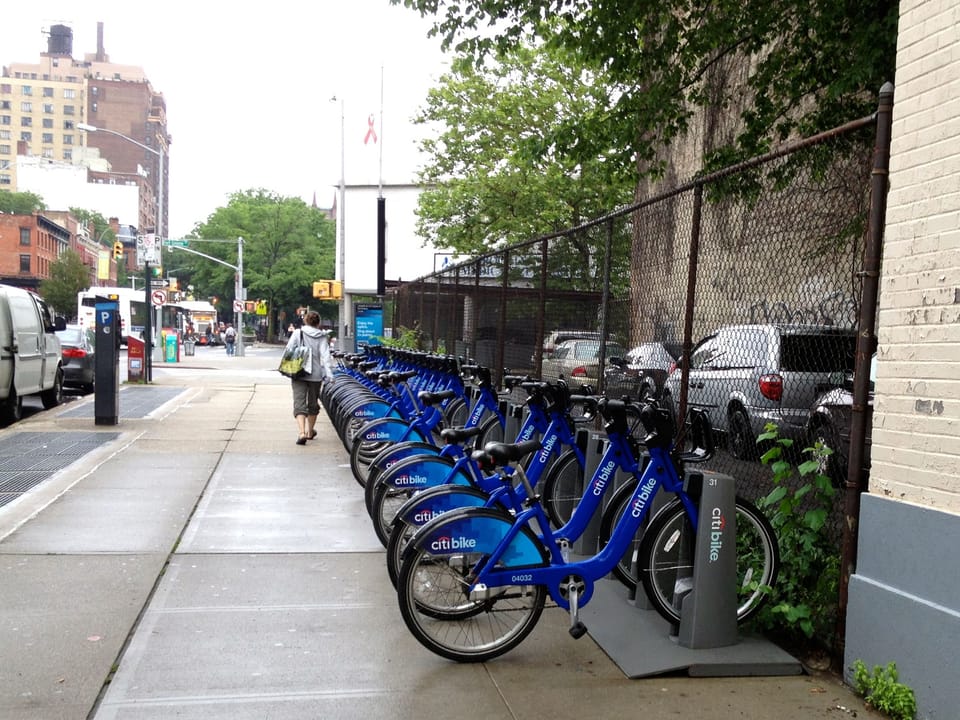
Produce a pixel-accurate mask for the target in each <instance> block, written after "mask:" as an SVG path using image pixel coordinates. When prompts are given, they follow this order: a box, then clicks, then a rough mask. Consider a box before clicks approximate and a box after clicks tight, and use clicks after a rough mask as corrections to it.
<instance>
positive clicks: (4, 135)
mask: <svg viewBox="0 0 960 720" xmlns="http://www.w3.org/2000/svg"><path fill="white" fill-rule="evenodd" d="M9 139H10V131H9V130H0V140H9Z"/></svg>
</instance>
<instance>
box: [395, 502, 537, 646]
mask: <svg viewBox="0 0 960 720" xmlns="http://www.w3.org/2000/svg"><path fill="white" fill-rule="evenodd" d="M462 512H464V511H456V512H453V513H450V515H451V516H453V515H456V516H458V517H457V518H449V517H447V516H444V517H442V518H440V519H438V520H437V521H434V522H431V523H429V525H427V526H425V528H424V530H423V531H421V533H419V534H418V535H417V537H416V538H415V539H414V540H413V541H412V542H411V543H410V545H408V547H407V550H406V551H405V552H404V559H403V563H402V565H401V569H400V576H399V578H398V584H397V597H398V600H399V603H400V614H401V615H402V616H403V620H404V622H405V623H406V625H407V628H408V629H409V630H410V632H411V633H412V634H413V636H414V637H415V638H416V639H417V641H418V642H420V644H421V645H423V646H424V647H426V648H427V649H428V650H430V651H431V652H434V653H436V654H437V655H440V656H441V657H445V658H447V659H448V660H455V661H457V662H485V661H487V660H491V659H493V658H495V657H498V656H499V655H502V654H504V653H505V652H508V651H510V650H512V649H513V648H514V647H516V646H517V645H518V644H519V643H520V642H522V641H523V639H524V638H525V637H526V636H527V635H529V634H530V632H531V631H532V630H533V628H534V627H535V626H536V624H537V621H538V620H539V619H540V615H541V613H542V612H543V606H544V603H545V601H546V588H544V587H543V586H542V585H525V586H505V587H500V588H494V589H493V590H495V593H494V594H493V595H492V596H491V597H490V598H488V599H486V600H482V601H471V600H470V599H469V598H468V597H467V592H468V590H469V587H470V584H471V575H472V569H473V567H474V566H475V565H476V564H477V563H479V562H480V561H481V560H482V559H483V558H484V553H482V552H477V553H473V552H469V553H463V552H457V553H456V554H439V555H438V554H435V553H434V552H432V551H431V550H430V549H429V545H430V541H432V540H433V538H434V537H435V532H434V531H439V532H441V533H448V532H459V530H455V529H454V528H455V527H457V526H458V523H459V521H460V520H461V519H462V517H463V515H462ZM472 512H473V513H474V517H483V518H484V522H486V523H491V522H493V523H503V524H505V525H507V526H509V525H511V524H512V523H513V520H512V518H511V516H509V515H506V514H505V513H497V512H496V511H491V510H485V509H484V510H474V511H472ZM448 524H449V525H450V526H451V529H450V530H446V529H445V526H447V525H448ZM428 528H429V529H430V532H426V531H427V529H428ZM503 530H504V531H505V530H506V528H503ZM523 532H524V533H528V535H529V537H527V538H526V540H528V541H530V542H533V543H534V544H535V545H537V546H538V547H540V548H541V550H542V545H540V543H539V541H538V540H537V539H536V537H535V536H534V535H533V533H532V532H529V528H525V529H524V531H523ZM543 552H545V551H543ZM543 561H544V562H546V558H545V557H544V558H543Z"/></svg>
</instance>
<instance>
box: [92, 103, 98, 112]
mask: <svg viewBox="0 0 960 720" xmlns="http://www.w3.org/2000/svg"><path fill="white" fill-rule="evenodd" d="M96 111H97V104H96V103H95V102H94V103H90V112H96Z"/></svg>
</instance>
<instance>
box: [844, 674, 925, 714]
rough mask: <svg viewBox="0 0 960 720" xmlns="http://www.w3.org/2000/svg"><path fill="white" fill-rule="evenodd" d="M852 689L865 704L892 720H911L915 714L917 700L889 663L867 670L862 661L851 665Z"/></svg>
mask: <svg viewBox="0 0 960 720" xmlns="http://www.w3.org/2000/svg"><path fill="white" fill-rule="evenodd" d="M853 688H854V690H856V691H857V693H859V694H860V695H862V696H863V697H864V699H865V700H866V701H867V704H868V705H870V706H872V707H874V708H876V709H877V710H879V711H880V712H882V713H885V714H887V715H889V716H890V717H892V718H893V719H894V720H913V719H914V717H916V714H917V699H916V697H915V696H914V694H913V689H912V688H910V687H908V686H906V685H904V684H903V683H901V682H900V678H899V675H898V673H897V666H896V664H894V663H889V664H888V665H887V667H885V668H882V667H880V666H879V665H876V666H874V668H873V672H872V673H871V672H870V671H868V670H867V666H866V665H865V664H864V662H863V661H862V660H857V661H856V662H855V663H854V664H853Z"/></svg>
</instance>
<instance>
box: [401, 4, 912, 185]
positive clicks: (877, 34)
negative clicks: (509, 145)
mask: <svg viewBox="0 0 960 720" xmlns="http://www.w3.org/2000/svg"><path fill="white" fill-rule="evenodd" d="M390 1H391V3H392V4H400V3H401V2H402V3H403V5H405V6H406V7H409V8H413V9H415V10H417V11H419V12H420V14H421V15H424V16H428V15H432V16H434V17H435V20H434V26H433V29H432V31H431V33H432V34H435V35H440V36H441V37H442V38H443V46H444V48H445V49H446V48H451V47H452V48H455V49H456V51H457V52H458V53H461V54H463V55H465V56H467V57H471V58H473V60H474V61H475V62H478V63H479V62H482V61H483V59H484V58H485V57H486V56H488V55H489V54H490V53H491V52H492V51H494V50H496V51H499V52H503V51H505V50H508V49H511V48H514V47H516V46H517V45H520V44H522V43H523V42H525V40H524V38H525V36H526V34H527V33H530V32H533V33H535V34H536V35H538V36H539V37H541V38H543V40H544V42H545V43H546V44H547V46H549V47H559V48H562V49H563V50H564V51H566V52H567V53H569V54H570V55H571V57H575V58H577V59H578V64H579V65H581V66H583V67H592V68H595V69H596V70H598V71H602V72H603V73H604V74H605V76H606V77H607V78H608V79H609V81H610V83H611V91H612V92H611V102H610V105H609V107H597V108H595V109H594V110H593V111H592V112H588V113H586V114H585V115H583V116H582V117H580V118H572V119H569V120H568V121H566V122H565V123H563V124H561V125H558V126H557V127H555V128H552V129H551V131H550V132H549V133H548V135H547V136H545V137H544V140H543V145H542V147H552V148H555V149H556V150H557V151H558V152H560V153H562V154H565V155H569V156H570V157H572V158H574V159H578V160H581V161H584V160H586V159H590V158H597V157H604V158H606V159H607V161H609V162H611V163H615V164H617V165H618V166H619V167H622V168H629V167H637V168H639V170H640V171H641V173H650V174H656V173H657V172H658V171H659V170H661V169H662V163H661V162H659V161H658V160H657V158H658V152H659V151H660V150H661V149H662V148H663V146H664V145H667V144H669V143H670V142H672V141H674V140H676V139H678V138H679V137H680V136H681V135H682V133H684V132H685V131H686V130H687V126H688V121H689V120H690V118H691V116H692V115H693V113H694V111H695V110H696V109H697V108H702V107H710V108H724V107H726V106H727V105H728V104H730V105H732V106H734V107H738V108H741V110H740V111H739V112H740V118H739V120H740V122H739V130H738V132H737V134H736V136H735V138H734V139H733V141H732V142H731V143H729V144H728V145H727V146H725V147H719V148H716V151H717V155H718V157H719V158H722V161H723V162H729V161H730V160H733V159H739V158H744V157H750V156H753V155H756V154H758V153H760V152H762V151H764V150H766V149H768V148H769V147H771V146H773V145H775V144H776V143H778V142H780V141H782V140H783V139H785V138H787V137H790V136H795V135H809V134H812V133H815V132H818V131H822V130H827V129H830V128H832V127H835V126H837V125H839V124H841V123H843V122H846V121H848V120H850V119H852V118H857V117H863V116H866V115H869V114H870V113H872V112H873V110H874V108H875V105H876V94H877V90H878V89H879V87H880V86H881V84H882V83H883V82H884V81H886V80H890V79H892V78H893V73H894V67H895V61H896V37H897V21H898V7H899V6H898V3H897V2H895V1H894V0H847V1H846V2H842V3H838V2H835V1H834V0H780V1H779V2H773V3H771V2H769V0H714V1H713V2H702V1H699V2H694V3H692V4H691V3H689V2H683V1H681V0H656V1H654V0H612V1H611V2H603V3H599V2H591V3H581V2H574V1H573V0H525V1H524V2H520V1H519V0H475V1H474V2H470V3H460V2H456V1H455V0H390ZM731 58H734V59H738V60H739V61H740V62H739V68H740V69H741V70H742V72H743V73H744V77H745V80H744V81H743V82H742V83H737V84H734V85H727V86H725V87H723V88H722V89H721V91H720V92H719V93H718V92H716V86H715V85H712V83H711V82H709V79H710V76H711V75H712V74H713V73H714V71H715V70H716V69H717V68H723V67H725V63H727V61H729V60H730V59H731ZM531 149H532V150H533V151H537V150H541V149H542V148H537V147H535V146H534V147H531Z"/></svg>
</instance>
